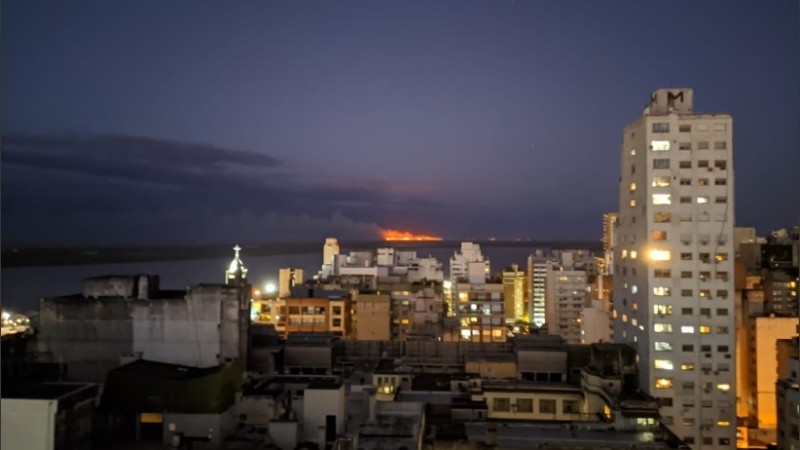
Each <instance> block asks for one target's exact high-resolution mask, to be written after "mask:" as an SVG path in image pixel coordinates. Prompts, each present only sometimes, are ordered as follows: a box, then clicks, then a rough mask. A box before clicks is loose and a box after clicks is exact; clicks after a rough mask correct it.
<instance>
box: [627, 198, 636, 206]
mask: <svg viewBox="0 0 800 450" xmlns="http://www.w3.org/2000/svg"><path fill="white" fill-rule="evenodd" d="M628 204H629V205H631V208H633V207H635V206H636V199H635V198H632V199H631V201H630V202H629V203H628Z"/></svg>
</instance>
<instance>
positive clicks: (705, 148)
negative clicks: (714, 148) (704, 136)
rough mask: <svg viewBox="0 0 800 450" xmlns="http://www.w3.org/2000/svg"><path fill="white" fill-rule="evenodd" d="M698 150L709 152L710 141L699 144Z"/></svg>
mask: <svg viewBox="0 0 800 450" xmlns="http://www.w3.org/2000/svg"><path fill="white" fill-rule="evenodd" d="M697 149H698V150H708V141H700V142H698V143H697Z"/></svg>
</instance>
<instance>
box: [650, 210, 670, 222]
mask: <svg viewBox="0 0 800 450" xmlns="http://www.w3.org/2000/svg"><path fill="white" fill-rule="evenodd" d="M671 221H672V215H671V214H670V213H665V212H657V213H653V222H655V223H669V222H671Z"/></svg>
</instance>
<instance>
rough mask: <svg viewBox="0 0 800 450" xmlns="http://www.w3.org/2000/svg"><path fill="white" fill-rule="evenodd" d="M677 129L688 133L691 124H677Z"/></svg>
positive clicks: (690, 129)
mask: <svg viewBox="0 0 800 450" xmlns="http://www.w3.org/2000/svg"><path fill="white" fill-rule="evenodd" d="M678 131H680V132H681V133H688V132H690V131H692V126H691V125H689V124H685V125H679V126H678Z"/></svg>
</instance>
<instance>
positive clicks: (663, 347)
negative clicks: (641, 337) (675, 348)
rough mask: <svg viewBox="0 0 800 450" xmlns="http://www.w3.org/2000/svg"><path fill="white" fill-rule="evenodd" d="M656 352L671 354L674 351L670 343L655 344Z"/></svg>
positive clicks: (657, 342)
mask: <svg viewBox="0 0 800 450" xmlns="http://www.w3.org/2000/svg"><path fill="white" fill-rule="evenodd" d="M655 350H656V351H657V352H669V351H672V344H671V343H669V342H659V341H656V342H655Z"/></svg>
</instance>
